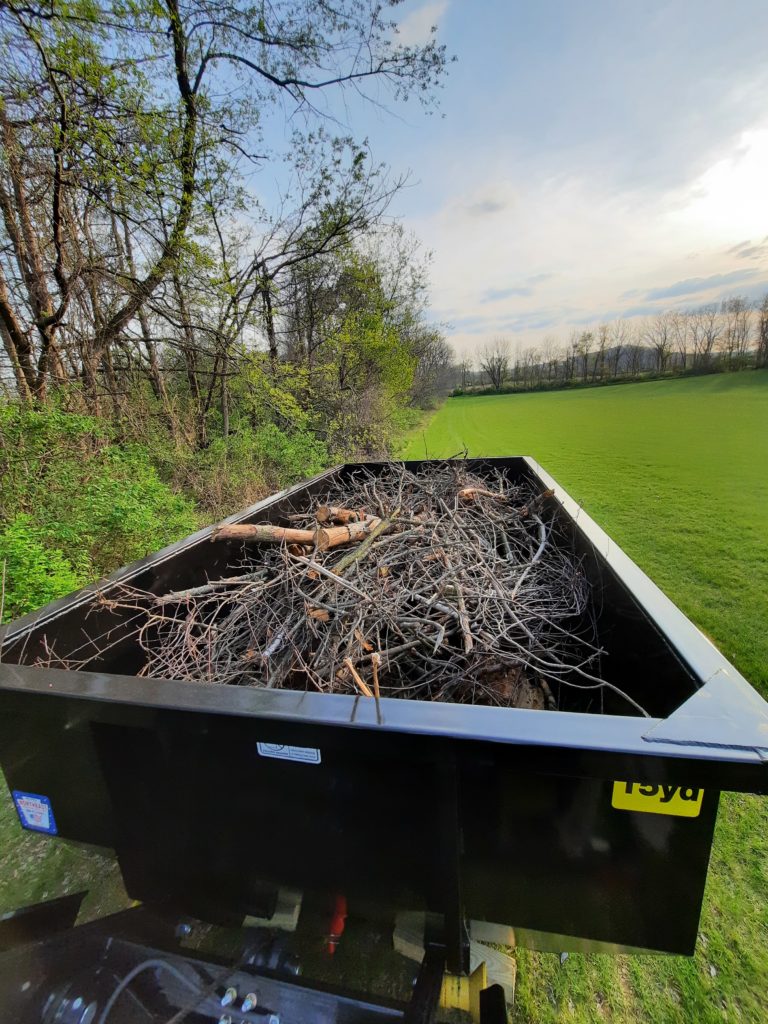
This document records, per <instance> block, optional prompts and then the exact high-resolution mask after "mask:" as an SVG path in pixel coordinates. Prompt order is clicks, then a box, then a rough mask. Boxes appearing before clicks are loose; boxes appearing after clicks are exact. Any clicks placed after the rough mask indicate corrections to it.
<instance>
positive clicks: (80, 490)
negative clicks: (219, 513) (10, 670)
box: [0, 405, 198, 618]
mask: <svg viewBox="0 0 768 1024" xmlns="http://www.w3.org/2000/svg"><path fill="white" fill-rule="evenodd" d="M0 483H1V485H2V486H0V531H2V534H1V536H2V538H3V549H4V551H5V552H6V553H5V554H4V555H3V557H4V558H5V559H6V563H7V566H6V613H5V617H6V618H8V617H9V616H13V615H17V614H20V613H21V612H23V611H28V610H30V609H31V608H35V607H39V605H40V604H43V603H45V602H46V601H48V600H51V599H53V598H55V597H59V596H60V595H62V594H65V593H67V592H69V591H71V590H72V589H74V588H76V587H78V586H81V585H82V584H83V583H85V582H87V581H89V580H92V579H94V578H97V577H99V576H104V575H107V574H109V573H110V572H112V571H114V570H115V569H117V568H119V567H120V566H121V565H124V564H126V563H127V562H131V561H134V560H135V559H137V558H140V557H142V556H143V555H146V554H149V553H150V552H152V551H155V550H157V549H158V548H161V547H163V546H164V545H165V544H168V543H170V542H171V541H173V540H176V539H178V538H179V537H183V536H184V535H185V534H188V533H190V532H192V531H193V530H194V529H195V528H196V527H197V525H198V517H197V515H196V512H195V509H194V506H193V504H192V502H191V501H190V500H189V499H188V498H186V497H184V496H183V495H180V494H177V493H174V491H173V490H172V489H171V488H170V487H169V486H168V484H166V483H164V482H163V481H162V480H161V479H160V477H159V476H158V473H157V470H156V469H155V467H154V465H153V459H152V456H151V454H150V452H149V450H148V449H147V448H146V447H144V446H142V445H138V444H129V445H118V444H117V443H116V442H115V441H114V438H113V436H112V433H111V430H110V428H109V427H108V426H107V425H105V424H104V423H103V422H101V421H99V420H96V419H93V418H92V417H87V416H78V415H74V414H71V413H64V412H61V411H60V410H58V409H55V408H52V409H45V410H30V409H23V408H21V407H19V406H14V405H7V406H4V407H0Z"/></svg>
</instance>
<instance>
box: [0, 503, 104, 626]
mask: <svg viewBox="0 0 768 1024" xmlns="http://www.w3.org/2000/svg"><path fill="white" fill-rule="evenodd" d="M0 575H2V576H3V577H4V583H5V585H4V601H3V614H2V621H3V622H10V621H11V620H12V619H16V618H18V617H19V616H20V615H25V614H26V613H27V612H30V611H33V610H34V609H35V608H39V607H40V606H41V605H44V604H47V603H48V602H49V601H53V600H55V598H57V597H63V596H64V595H65V594H69V593H71V592H72V591H73V590H77V588H78V587H80V586H82V585H83V583H84V582H85V580H84V579H83V578H82V577H81V576H79V575H78V573H77V572H76V571H75V569H74V567H73V566H72V565H71V564H70V563H69V562H68V561H67V559H66V557H65V556H64V554H63V552H62V551H60V550H59V549H58V548H55V547H50V546H48V545H46V538H45V536H44V535H43V534H42V533H41V531H40V529H39V528H38V527H37V526H36V525H35V523H34V522H33V520H32V517H31V516H29V515H26V514H25V513H21V514H20V515H17V516H15V518H14V519H12V520H11V522H9V523H7V524H6V525H5V527H4V528H2V529H0Z"/></svg>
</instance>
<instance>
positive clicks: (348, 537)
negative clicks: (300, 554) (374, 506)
mask: <svg viewBox="0 0 768 1024" xmlns="http://www.w3.org/2000/svg"><path fill="white" fill-rule="evenodd" d="M380 522H381V520H380V519H376V518H370V519H365V520H363V521H362V522H360V523H349V524H348V525H347V526H328V527H321V528H320V529H319V530H316V531H315V535H314V541H315V544H316V546H317V549H318V551H328V550H329V549H330V548H337V547H339V546H340V545H341V544H352V543H354V542H356V541H360V540H363V539H364V538H365V537H367V536H368V534H369V533H371V532H372V531H373V530H374V529H375V528H376V527H377V526H378V525H379V523H380Z"/></svg>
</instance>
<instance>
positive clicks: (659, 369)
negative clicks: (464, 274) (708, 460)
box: [453, 294, 768, 391]
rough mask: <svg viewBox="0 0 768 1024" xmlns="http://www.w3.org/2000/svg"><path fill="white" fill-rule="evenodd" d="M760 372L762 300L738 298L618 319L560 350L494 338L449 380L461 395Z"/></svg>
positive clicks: (763, 362)
mask: <svg viewBox="0 0 768 1024" xmlns="http://www.w3.org/2000/svg"><path fill="white" fill-rule="evenodd" d="M765 366H768V294H767V295H766V296H764V298H763V299H762V300H760V301H754V302H752V301H750V300H749V299H748V298H746V297H745V296H738V295H737V296H733V297H730V298H727V299H724V300H722V301H721V302H719V303H707V304H705V305H702V306H699V307H697V308H694V309H688V310H665V311H661V312H659V313H658V314H656V315H655V316H652V317H646V318H645V319H643V320H637V319H630V318H619V319H616V320H614V321H611V322H603V323H600V324H598V325H597V327H594V328H585V329H583V330H577V329H574V330H573V331H572V332H571V334H570V337H569V339H568V341H567V343H565V344H563V343H562V342H560V341H559V340H558V339H557V338H556V337H554V336H552V335H548V336H547V337H545V338H544V339H543V340H542V342H541V344H540V345H529V346H526V347H525V348H522V349H519V350H518V351H517V352H514V351H513V347H512V344H511V343H510V341H509V339H508V338H505V337H497V338H494V339H493V340H492V341H490V342H486V343H485V344H483V345H482V346H479V347H478V348H477V349H476V350H475V351H474V352H473V353H471V354H470V355H469V356H466V357H464V358H463V359H461V360H459V361H458V362H457V364H456V366H455V368H454V372H453V376H454V379H455V381H456V385H455V387H456V388H458V389H460V390H466V389H468V388H473V387H474V388H477V387H482V386H483V384H485V385H487V386H488V387H490V388H491V389H492V390H495V391H500V390H502V388H504V387H505V386H511V387H512V388H513V389H535V388H547V387H557V386H572V385H574V384H589V383H598V382H600V381H606V380H620V379H633V378H641V377H643V376H644V375H645V376H647V375H649V374H654V375H659V376H663V375H665V374H672V373H708V372H716V371H727V370H739V369H746V368H748V367H755V368H760V367H765Z"/></svg>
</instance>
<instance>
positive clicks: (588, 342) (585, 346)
mask: <svg viewBox="0 0 768 1024" xmlns="http://www.w3.org/2000/svg"><path fill="white" fill-rule="evenodd" d="M594 340H595V336H594V334H593V333H592V331H582V332H581V334H580V335H579V338H578V341H577V343H576V344H577V352H578V355H579V359H580V360H581V379H582V380H584V381H585V380H586V379H587V372H588V370H589V353H590V352H591V351H592V343H593V342H594Z"/></svg>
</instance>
